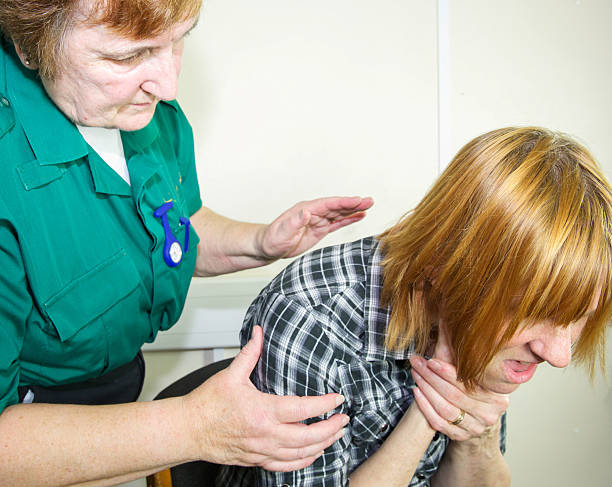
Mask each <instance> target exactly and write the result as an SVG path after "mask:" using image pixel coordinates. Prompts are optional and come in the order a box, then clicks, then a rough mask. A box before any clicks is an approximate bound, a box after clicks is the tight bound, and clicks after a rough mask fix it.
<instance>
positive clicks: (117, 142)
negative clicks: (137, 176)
mask: <svg viewBox="0 0 612 487" xmlns="http://www.w3.org/2000/svg"><path fill="white" fill-rule="evenodd" d="M77 128H78V129H79V132H81V135H82V136H83V138H84V139H85V141H86V142H87V143H88V144H89V145H90V146H91V148H92V149H93V150H95V151H96V152H97V153H98V155H99V156H100V157H101V158H102V160H103V161H104V162H106V164H108V165H109V166H110V167H111V168H112V169H113V170H114V171H115V172H116V173H117V174H119V176H121V177H122V178H123V179H124V181H125V182H126V183H128V184H130V173H129V172H128V168H127V163H126V162H125V154H124V153H123V142H121V133H120V132H119V129H107V128H104V127H84V126H82V125H77Z"/></svg>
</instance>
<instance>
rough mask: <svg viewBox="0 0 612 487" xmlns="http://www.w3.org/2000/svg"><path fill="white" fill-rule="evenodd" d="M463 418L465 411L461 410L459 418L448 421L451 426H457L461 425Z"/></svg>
mask: <svg viewBox="0 0 612 487" xmlns="http://www.w3.org/2000/svg"><path fill="white" fill-rule="evenodd" d="M463 418H465V411H464V410H463V409H460V410H459V416H457V417H456V418H455V420H454V421H448V420H447V421H448V422H449V423H450V424H452V425H454V426H457V425H458V424H459V423H461V421H463Z"/></svg>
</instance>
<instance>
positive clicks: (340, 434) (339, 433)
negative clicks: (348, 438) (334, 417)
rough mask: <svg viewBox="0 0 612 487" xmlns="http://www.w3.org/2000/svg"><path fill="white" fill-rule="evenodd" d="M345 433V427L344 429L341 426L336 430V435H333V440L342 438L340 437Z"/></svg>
mask: <svg viewBox="0 0 612 487" xmlns="http://www.w3.org/2000/svg"><path fill="white" fill-rule="evenodd" d="M345 434H346V429H345V428H342V429H341V430H340V431H338V432H337V433H336V436H335V439H334V441H336V440H339V439H340V438H342V437H343V436H344V435H345Z"/></svg>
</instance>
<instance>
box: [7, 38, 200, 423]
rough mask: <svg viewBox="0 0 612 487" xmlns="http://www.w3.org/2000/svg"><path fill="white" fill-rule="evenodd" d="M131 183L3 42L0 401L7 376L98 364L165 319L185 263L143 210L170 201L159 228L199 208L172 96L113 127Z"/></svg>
mask: <svg viewBox="0 0 612 487" xmlns="http://www.w3.org/2000/svg"><path fill="white" fill-rule="evenodd" d="M0 43H1V42H0ZM121 136H122V140H123V145H124V151H125V157H126V161H127V166H128V170H129V173H130V180H131V186H130V185H129V184H127V183H126V182H125V181H124V180H123V179H122V178H121V177H120V176H119V175H118V174H117V173H116V172H115V171H113V169H111V168H110V167H109V166H108V165H107V164H106V163H105V162H104V161H103V160H102V159H100V157H99V156H98V155H97V154H96V153H95V152H94V151H93V149H91V148H90V147H89V146H88V145H87V143H86V142H85V141H84V139H83V138H82V136H81V135H80V133H79V132H78V130H77V128H76V127H75V126H74V124H73V123H71V122H70V121H69V120H68V119H67V118H66V117H65V116H64V115H63V114H62V113H61V112H60V111H59V110H57V108H56V107H55V105H54V104H53V102H52V101H51V100H50V99H49V98H48V97H47V95H46V93H45V91H44V89H43V88H42V85H41V84H40V82H39V80H38V79H37V75H36V73H35V72H34V71H30V70H27V69H25V68H23V66H22V65H21V63H20V62H19V61H18V59H17V58H16V56H15V53H14V50H13V49H12V47H8V46H7V45H6V43H2V50H0V184H1V189H0V293H1V294H0V412H1V411H2V410H3V409H4V408H5V407H6V406H7V405H10V404H15V403H16V402H18V395H17V387H18V386H20V385H33V384H36V385H41V386H50V385H56V384H63V383H70V382H80V381H83V380H85V379H88V378H92V377H96V376H99V375H101V374H104V373H106V372H108V371H110V370H112V369H114V368H116V367H118V366H120V365H122V364H124V363H126V362H128V361H130V360H132V359H133V358H134V356H135V355H136V353H137V352H138V350H139V349H140V347H141V346H142V344H143V343H144V342H150V341H153V340H154V338H155V336H156V334H157V332H158V331H159V330H164V329H167V328H169V327H170V326H172V325H173V324H174V323H175V322H176V321H177V319H178V318H179V315H180V313H181V311H182V309H183V305H184V302H185V297H186V294H187V289H188V287H189V282H190V280H191V276H192V275H193V270H194V266H195V258H196V255H197V249H196V248H197V243H198V241H199V239H198V237H197V235H196V234H195V232H194V231H193V229H191V230H190V238H189V251H188V252H186V253H185V254H184V256H183V260H182V262H181V263H180V264H179V265H178V266H177V267H169V266H168V265H167V264H166V263H165V261H164V259H163V255H162V251H163V246H164V240H165V236H164V230H163V227H162V224H161V220H160V219H159V218H155V217H154V216H153V212H154V210H155V209H157V208H158V207H159V206H161V205H162V204H164V203H165V202H167V201H170V200H172V201H173V202H174V207H173V208H172V209H171V210H170V211H169V212H168V221H169V223H170V227H171V228H172V232H173V233H174V235H175V236H176V238H177V239H178V241H179V242H180V244H181V246H183V244H184V241H185V226H182V225H179V218H180V217H190V216H191V215H193V213H195V212H196V211H197V210H198V209H199V208H200V207H201V200H200V192H199V188H198V183H197V178H196V170H195V161H194V151H193V136H192V132H191V127H190V126H189V123H188V122H187V120H186V118H185V116H184V114H183V112H182V111H181V109H180V108H179V106H178V104H177V103H176V102H170V103H163V102H162V103H159V105H158V107H157V110H156V112H155V116H154V118H153V120H152V121H151V123H149V125H147V126H146V127H145V128H144V129H142V130H139V131H135V132H122V133H121Z"/></svg>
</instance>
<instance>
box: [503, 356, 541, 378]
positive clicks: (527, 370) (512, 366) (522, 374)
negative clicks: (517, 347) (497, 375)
mask: <svg viewBox="0 0 612 487" xmlns="http://www.w3.org/2000/svg"><path fill="white" fill-rule="evenodd" d="M537 367H538V364H537V363H534V362H523V361H520V360H504V372H505V374H506V378H507V379H508V381H509V382H511V383H513V384H524V383H525V382H527V381H528V380H529V379H531V378H532V377H533V374H535V371H536V368H537Z"/></svg>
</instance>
